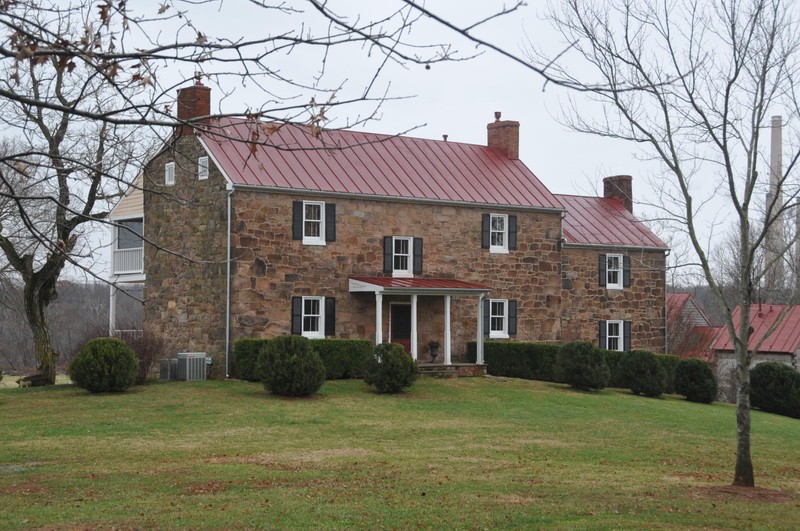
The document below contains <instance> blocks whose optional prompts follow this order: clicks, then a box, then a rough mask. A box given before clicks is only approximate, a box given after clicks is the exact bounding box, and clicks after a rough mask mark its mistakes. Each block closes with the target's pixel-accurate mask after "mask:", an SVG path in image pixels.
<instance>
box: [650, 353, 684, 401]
mask: <svg viewBox="0 0 800 531" xmlns="http://www.w3.org/2000/svg"><path fill="white" fill-rule="evenodd" d="M656 359H657V360H658V363H659V365H661V368H662V369H664V392H665V393H666V394H668V395H671V394H673V393H675V369H676V368H677V367H678V363H680V362H681V358H679V357H678V356H673V355H672V354H656Z"/></svg>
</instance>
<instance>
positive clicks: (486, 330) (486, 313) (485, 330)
mask: <svg viewBox="0 0 800 531" xmlns="http://www.w3.org/2000/svg"><path fill="white" fill-rule="evenodd" d="M483 335H485V336H488V335H489V299H483Z"/></svg>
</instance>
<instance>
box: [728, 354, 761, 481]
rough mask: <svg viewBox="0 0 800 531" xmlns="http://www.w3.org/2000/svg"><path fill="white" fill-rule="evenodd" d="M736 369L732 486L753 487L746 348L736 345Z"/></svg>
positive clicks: (748, 370) (748, 366) (748, 371)
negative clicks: (734, 453) (734, 450)
mask: <svg viewBox="0 0 800 531" xmlns="http://www.w3.org/2000/svg"><path fill="white" fill-rule="evenodd" d="M736 349H737V350H743V351H744V352H737V353H736V355H737V358H738V359H739V363H737V368H736V469H735V471H734V477H733V484H734V485H739V486H742V487H755V484H756V483H755V477H754V475H753V461H752V460H751V459H750V363H749V360H747V359H746V358H747V347H743V346H742V345H737V347H736Z"/></svg>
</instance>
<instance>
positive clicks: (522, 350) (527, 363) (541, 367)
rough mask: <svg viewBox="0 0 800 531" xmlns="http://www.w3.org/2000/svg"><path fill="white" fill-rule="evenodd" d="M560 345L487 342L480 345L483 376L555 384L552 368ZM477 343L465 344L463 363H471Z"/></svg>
mask: <svg viewBox="0 0 800 531" xmlns="http://www.w3.org/2000/svg"><path fill="white" fill-rule="evenodd" d="M560 349H561V345H556V344H553V343H528V342H522V341H487V342H486V343H484V344H483V357H484V362H485V363H486V372H488V373H489V374H491V375H493V376H508V377H511V378H525V379H526V380H543V381H545V382H555V381H558V379H557V377H556V364H557V362H558V352H559V350H560ZM476 352H477V343H475V342H474V341H471V342H469V343H467V359H468V360H469V361H470V362H471V363H475V360H476V357H477V354H476Z"/></svg>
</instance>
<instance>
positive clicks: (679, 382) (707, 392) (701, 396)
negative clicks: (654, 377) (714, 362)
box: [675, 359, 717, 404]
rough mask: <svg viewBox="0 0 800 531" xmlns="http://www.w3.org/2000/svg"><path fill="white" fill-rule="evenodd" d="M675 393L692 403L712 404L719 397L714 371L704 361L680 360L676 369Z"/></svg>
mask: <svg viewBox="0 0 800 531" xmlns="http://www.w3.org/2000/svg"><path fill="white" fill-rule="evenodd" d="M675 392H676V393H678V394H681V395H683V396H685V397H686V400H689V401H690V402H700V403H702V404H710V403H711V402H713V401H714V399H715V398H716V397H717V380H716V379H715V378H714V371H712V370H711V367H709V366H708V363H706V362H705V361H703V360H698V359H683V360H680V361H679V362H678V365H677V367H675Z"/></svg>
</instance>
